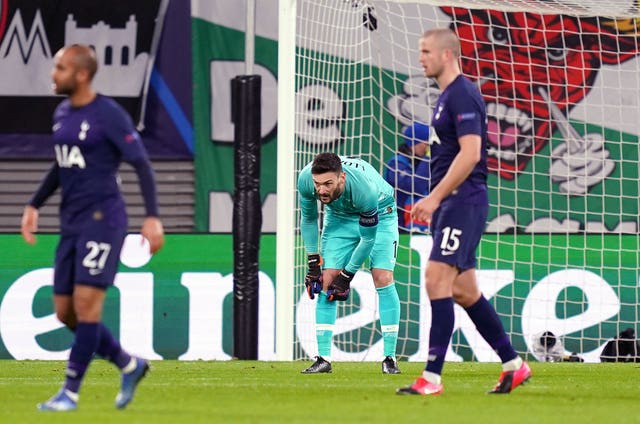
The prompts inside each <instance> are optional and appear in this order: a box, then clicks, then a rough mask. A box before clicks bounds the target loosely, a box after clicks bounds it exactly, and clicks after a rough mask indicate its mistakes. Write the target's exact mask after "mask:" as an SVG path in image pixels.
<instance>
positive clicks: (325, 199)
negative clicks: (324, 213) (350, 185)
mask: <svg viewBox="0 0 640 424" xmlns="http://www.w3.org/2000/svg"><path fill="white" fill-rule="evenodd" d="M343 192H344V186H342V187H336V189H335V190H334V191H333V192H332V193H330V194H328V195H326V196H319V198H320V201H321V202H322V203H323V204H325V205H328V204H329V203H331V202H333V201H334V200H336V199H337V198H338V197H340V196H342V193H343Z"/></svg>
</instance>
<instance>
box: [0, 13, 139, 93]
mask: <svg viewBox="0 0 640 424" xmlns="http://www.w3.org/2000/svg"><path fill="white" fill-rule="evenodd" d="M105 33H107V34H108V35H106V36H105V35H104V34H105ZM137 34H138V22H137V21H136V19H135V16H134V15H131V17H130V18H129V20H128V21H127V23H126V25H125V27H124V28H111V27H109V26H108V25H105V24H104V22H99V23H96V24H94V25H93V26H91V27H89V28H80V27H78V25H77V22H76V20H75V18H74V16H73V15H69V17H68V18H67V21H66V23H65V39H64V44H65V45H68V44H74V43H83V44H90V45H92V46H94V47H95V50H96V55H97V57H98V62H99V64H98V73H97V74H96V77H95V80H94V87H95V88H96V89H97V90H98V91H99V92H101V93H102V94H105V95H109V96H116V97H138V96H139V95H140V92H141V91H142V85H143V82H144V76H145V72H146V68H147V62H148V60H149V54H148V53H146V52H142V53H140V54H138V55H137V56H136V54H135V53H136V37H137ZM52 54H55V52H52V51H51V46H50V45H49V40H48V39H47V31H46V28H45V26H44V23H43V20H42V15H41V13H40V10H37V11H36V14H35V17H34V18H33V22H32V23H31V26H30V28H26V27H25V24H24V22H23V20H22V14H21V13H20V10H17V11H16V12H15V14H14V15H13V19H11V22H10V23H9V25H8V27H7V30H6V31H5V34H4V38H3V40H2V44H0V57H1V58H2V60H1V61H0V75H2V78H0V96H52V95H53V91H52V89H51V78H50V71H51V67H52V66H53V61H52Z"/></svg>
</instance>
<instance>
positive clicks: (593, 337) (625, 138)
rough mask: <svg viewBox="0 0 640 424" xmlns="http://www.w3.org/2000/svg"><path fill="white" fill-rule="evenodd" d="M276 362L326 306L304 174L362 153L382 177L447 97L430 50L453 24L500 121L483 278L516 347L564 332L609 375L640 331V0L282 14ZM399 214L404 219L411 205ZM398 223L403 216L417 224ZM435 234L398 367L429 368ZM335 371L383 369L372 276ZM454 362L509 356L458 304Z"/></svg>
mask: <svg viewBox="0 0 640 424" xmlns="http://www.w3.org/2000/svg"><path fill="white" fill-rule="evenodd" d="M279 8H280V12H279V40H278V43H279V60H278V164H277V166H278V173H277V175H278V185H277V190H278V193H277V195H278V215H277V216H278V217H277V269H276V354H277V357H278V359H281V360H291V359H303V358H309V357H312V356H313V355H316V354H317V351H315V349H316V348H317V347H316V345H315V343H316V342H315V327H314V322H315V321H314V317H315V315H314V310H315V304H314V302H312V301H310V300H309V299H308V298H307V297H306V294H305V293H304V284H303V280H304V275H305V273H306V255H305V252H304V248H303V246H302V242H301V239H300V233H299V222H298V220H299V201H298V197H297V192H296V178H297V175H298V172H299V170H300V169H301V168H302V167H303V166H304V165H305V164H306V163H308V162H309V161H310V160H311V159H312V158H313V157H314V155H315V154H317V153H318V152H321V151H334V152H336V153H338V154H346V155H353V156H360V157H362V158H364V159H366V160H367V161H369V162H370V163H371V164H372V165H374V166H375V167H377V168H378V169H379V170H380V172H381V173H383V172H384V169H385V162H386V161H387V160H388V159H389V158H390V157H391V156H392V155H394V154H395V153H396V152H397V151H398V148H399V147H400V145H402V144H403V143H404V140H403V137H402V131H403V129H404V128H405V127H406V126H408V125H410V124H411V123H412V122H414V121H421V122H426V123H429V122H430V117H431V107H432V105H433V103H434V99H435V98H436V96H437V95H438V90H437V87H436V86H435V84H434V83H433V82H432V81H429V80H427V79H425V78H424V76H423V75H422V72H421V69H420V67H419V64H418V39H419V37H420V35H421V34H422V33H423V32H424V31H425V30H426V29H429V28H433V27H451V28H452V29H453V30H454V31H456V33H457V34H458V36H459V37H460V39H461V45H462V58H461V64H462V70H463V73H464V74H465V75H467V76H468V77H469V78H470V79H471V80H473V81H475V82H477V83H478V84H479V86H480V89H481V91H482V94H483V96H484V98H485V101H486V104H487V113H488V118H489V125H488V128H489V146H488V153H489V168H490V176H489V180H488V183H489V189H490V201H491V209H490V213H489V217H488V219H487V221H488V222H487V229H486V232H485V235H484V237H483V241H482V243H481V245H480V248H479V251H478V257H479V264H478V277H479V281H480V284H481V286H482V287H481V288H482V290H483V293H484V295H485V296H486V297H487V298H488V299H489V300H490V301H491V302H492V303H493V304H494V305H495V307H496V310H497V311H498V313H499V315H500V317H501V319H502V321H503V324H504V326H505V328H506V330H507V332H508V333H509V336H510V337H511V339H512V341H513V343H514V346H515V347H516V349H517V350H518V351H519V352H520V353H522V354H524V355H526V356H529V357H531V358H530V359H532V358H537V359H540V357H539V356H538V355H537V354H535V352H534V345H535V343H536V341H537V340H539V336H540V335H541V334H542V333H544V332H546V331H551V332H552V333H553V334H555V335H556V336H557V338H558V339H559V340H560V341H561V342H562V344H563V348H564V352H565V353H566V354H570V353H572V352H575V353H577V354H578V355H579V356H581V357H582V358H583V359H585V360H586V361H588V362H598V361H600V353H601V351H602V348H603V346H604V344H605V343H606V342H607V341H608V339H610V338H612V337H615V336H616V335H617V334H618V333H619V332H621V331H622V330H624V329H626V328H633V329H637V328H638V321H639V319H640V309H639V306H638V304H639V292H638V285H639V281H638V280H639V278H638V270H639V267H640V253H639V252H640V243H639V237H638V233H639V226H638V212H639V203H640V201H639V191H640V190H639V180H638V174H639V172H638V170H639V165H640V163H639V157H640V148H639V143H638V141H639V140H638V136H639V134H640V60H639V58H640V8H639V5H638V1H637V0H583V1H577V0H484V1H482V0H466V1H463V0H460V1H455V0H450V1H435V0H434V1H428V0H422V1H405V0H395V1H391V0H280V4H279ZM401 207H404V206H402V205H401ZM400 213H403V211H402V210H401V211H400ZM429 246H430V237H429V234H428V232H425V231H420V230H416V231H413V232H409V233H406V234H402V235H401V240H400V248H399V251H398V263H397V266H396V270H395V274H396V285H397V287H398V291H399V294H400V298H401V302H402V312H401V320H402V321H401V325H400V338H399V342H398V352H397V354H398V356H399V358H401V359H407V360H410V361H424V360H426V347H427V345H428V328H429V324H430V310H429V302H428V299H427V298H426V293H425V289H424V287H423V282H422V280H423V272H424V266H425V264H426V258H427V255H428V248H429ZM353 288H354V292H355V294H354V295H353V296H352V297H351V299H350V300H349V302H346V303H345V304H341V305H340V306H339V309H338V314H339V315H338V320H337V322H336V329H335V331H334V345H333V354H332V357H333V358H334V360H338V361H341V360H344V361H368V360H371V361H379V360H381V357H380V355H381V333H380V329H379V324H378V322H377V318H378V312H377V310H376V307H377V306H376V305H377V302H376V293H375V290H374V289H373V284H372V281H371V277H370V275H369V273H368V270H366V269H364V268H363V269H362V270H361V271H359V272H358V274H357V276H356V278H355V280H354V282H353ZM447 360H450V361H460V360H479V361H495V360H497V355H496V354H495V353H494V352H493V351H492V350H491V349H490V347H489V346H488V345H487V344H486V343H485V342H484V341H483V340H482V339H481V337H480V336H479V335H478V333H477V331H476V330H475V328H474V327H473V325H472V324H471V322H470V320H469V319H468V318H467V317H466V315H465V313H464V311H463V310H462V309H461V308H459V307H456V326H455V331H454V335H453V338H452V344H451V347H450V349H449V352H448V354H447Z"/></svg>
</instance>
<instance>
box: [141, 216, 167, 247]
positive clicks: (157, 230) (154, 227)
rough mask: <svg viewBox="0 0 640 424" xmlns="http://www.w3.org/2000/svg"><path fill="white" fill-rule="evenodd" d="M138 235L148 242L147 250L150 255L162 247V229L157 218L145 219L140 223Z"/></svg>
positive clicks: (160, 222) (149, 217)
mask: <svg viewBox="0 0 640 424" xmlns="http://www.w3.org/2000/svg"><path fill="white" fill-rule="evenodd" d="M140 234H142V236H143V237H144V238H146V239H147V240H149V250H150V251H151V253H156V252H157V251H158V250H160V248H162V246H163V245H164V227H163V226H162V221H160V218H158V217H155V216H148V217H146V218H145V220H144V222H143V223H142V230H140Z"/></svg>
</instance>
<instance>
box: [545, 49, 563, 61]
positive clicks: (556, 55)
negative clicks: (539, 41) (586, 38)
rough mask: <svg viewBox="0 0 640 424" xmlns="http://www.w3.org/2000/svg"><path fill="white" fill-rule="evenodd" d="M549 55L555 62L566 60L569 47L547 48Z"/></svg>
mask: <svg viewBox="0 0 640 424" xmlns="http://www.w3.org/2000/svg"><path fill="white" fill-rule="evenodd" d="M547 57H548V58H549V59H550V60H552V61H554V62H558V61H561V60H564V59H565V58H566V57H567V49H563V48H553V47H552V48H549V49H548V50H547Z"/></svg>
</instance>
